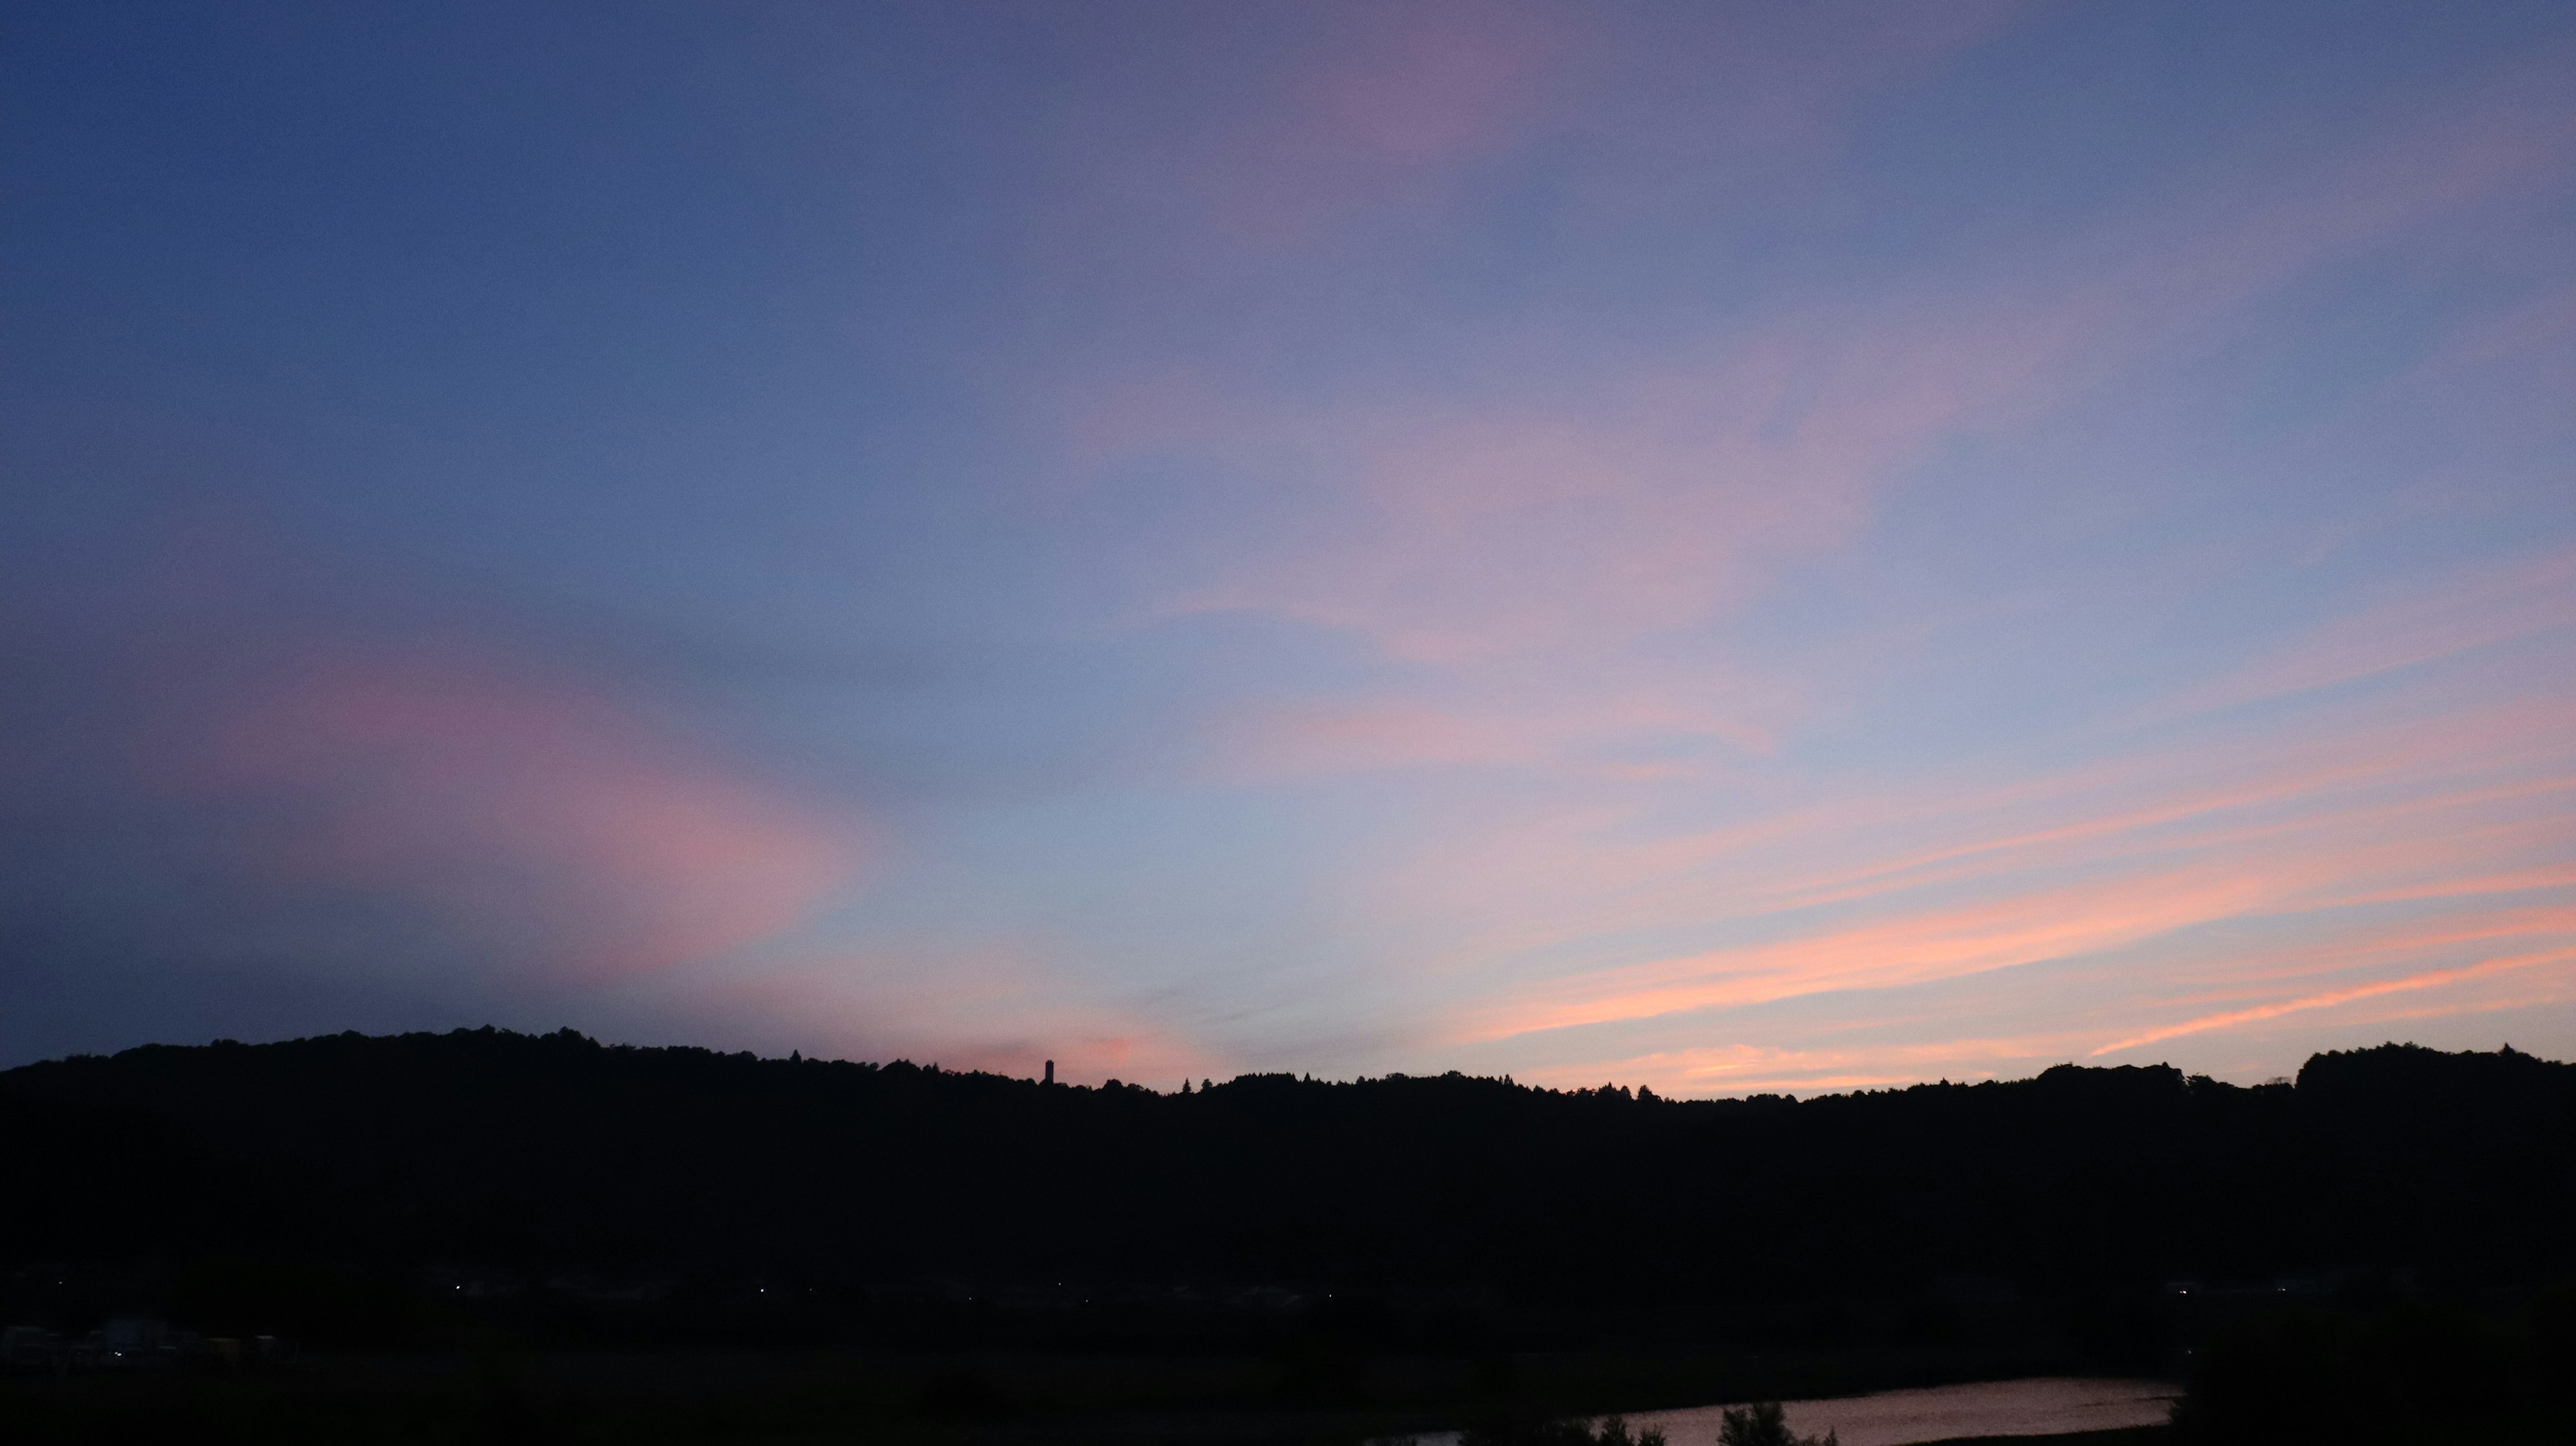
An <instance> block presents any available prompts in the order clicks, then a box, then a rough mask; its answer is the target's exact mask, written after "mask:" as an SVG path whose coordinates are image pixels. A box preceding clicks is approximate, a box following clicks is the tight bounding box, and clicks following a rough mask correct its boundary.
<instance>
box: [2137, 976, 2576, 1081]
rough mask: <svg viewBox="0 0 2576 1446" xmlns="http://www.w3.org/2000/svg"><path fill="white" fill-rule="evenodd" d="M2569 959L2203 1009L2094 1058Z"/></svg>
mask: <svg viewBox="0 0 2576 1446" xmlns="http://www.w3.org/2000/svg"><path fill="white" fill-rule="evenodd" d="M2571 960H2576V949H2551V950H2545V951H2543V952H2540V953H2536V954H2511V955H2505V956H2503V957H2501V958H2495V959H2489V960H2485V961H2483V962H2481V963H2477V964H2470V965H2465V966H2463V967H2461V968H2457V969H2429V970H2426V971H2425V972H2423V973H2421V974H2410V975H2407V976H2406V977H2405V978H2402V979H2382V980H2377V981H2374V982H2372V983H2369V984H2355V985H2352V986H2350V987H2348V988H2344V989H2330V990H2327V991H2326V992H2324V993H2322V994H2310V995H2306V996H2303V997H2301V998H2298V999H2285V1000H2281V1001H2279V1002H2277V1003H2272V1004H2258V1005H2255V1006H2253V1007H2251V1008H2248V1009H2231V1010H2228V1011H2226V1012H2225V1013H2221V1014H2205V1015H2202V1016H2201V1017H2200V1018H2198V1019H2187V1020H2184V1021H2183V1022H2182V1023H2180V1024H2169V1025H2166V1026H2164V1027H2163V1028H2161V1029H2151V1030H2148V1031H2147V1032H2146V1033H2144V1034H2139V1035H2132V1036H2131V1037H2129V1038H2127V1039H2123V1040H2119V1041H2116V1042H2114V1043H2111V1044H2106V1045H2103V1046H2102V1047H2101V1048H2099V1049H2096V1050H2094V1051H2092V1057H2093V1058H2097V1059H2098V1058H2100V1057H2101V1056H2103V1055H2106V1054H2117V1053H2119V1052H2120V1051H2122V1050H2126V1049H2136V1048H2138V1047H2139V1046H2140V1045H2147V1044H2155V1043H2157V1042H2159V1041H2162V1040H2167V1039H2176V1038H2179V1037H2181V1036H2183V1035H2186V1034H2201V1033H2204V1032H2207V1031H2209V1030H2213V1029H2232V1028H2234V1027H2235V1026H2237V1025H2240V1024H2251V1023H2254V1022H2256V1021H2258V1020H2265V1019H2278V1018H2279V1017H2281V1016H2282V1015H2284V1014H2295V1013H2299V1012H2301V1011H2303V1010H2310V1009H2332V1008H2334V1007H2335V1006H2336V1005H2339V1004H2350V1003H2352V1002H2353V1001H2355V1000H2360V999H2373V998H2377V997H2378V996H2380V995H2383V994H2398V993H2404V992H2408V991H2412V990H2418V989H2438V988H2440V987H2442V986H2444V985H2448V984H2457V983H2460V982H2462V981H2464V980H2470V979H2480V978H2485V977H2486V976H2488V975H2493V974H2502V973H2505V972H2507V971H2509V970H2515V969H2529V968H2532V967H2534V966H2537V965H2545V964H2563V963H2566V962H2569V961H2571Z"/></svg>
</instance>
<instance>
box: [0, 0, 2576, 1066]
mask: <svg viewBox="0 0 2576 1446" xmlns="http://www.w3.org/2000/svg"><path fill="white" fill-rule="evenodd" d="M9 30H10V34H9V37H8V39H7V41H6V42H5V44H0V214H5V216H6V218H7V222H6V225H5V226H0V337H5V342H0V678H5V687H0V1065H5V1064H16V1063H22V1062H26V1061H29V1060H33V1059H39V1058H46V1057H51V1056H55V1055H59V1054H63V1053H66V1052H72V1051H84V1050H86V1051H105V1050H114V1049H119V1048H124V1047H127V1046H131V1045H134V1044H139V1043H143V1042H147V1041H161V1042H177V1043H188V1042H198V1041H203V1040H207V1039H212V1038H218V1037H229V1038H240V1039H254V1040H255V1039H273V1038H285V1037H293V1036H298V1035H305V1034H313V1033H322V1032H330V1031H338V1030H343V1029H359V1030H365V1031H368V1032H381V1031H389V1030H400V1029H447V1028H453V1027H458V1026H479V1025H482V1024H486V1023H496V1024H500V1025H503V1026H506V1027H515V1028H534V1029H553V1028H556V1027H558V1026H564V1025H569V1026H571V1027H574V1028H577V1029H580V1030H582V1031H584V1032H586V1033H591V1034H594V1035H597V1036H600V1037H602V1038H608V1039H616V1040H627V1041H634V1042H638V1043H694V1044H705V1045H711V1046H715V1047H719V1048H725V1049H752V1050H757V1051H759V1052H761V1053H764V1054H785V1053H786V1052H788V1051H789V1050H791V1049H794V1050H800V1051H802V1052H804V1053H806V1054H819V1055H824V1056H836V1057H847V1058H862V1059H880V1060H882V1059H891V1058H896V1057H904V1058H910V1059H913V1060H915V1061H920V1062H938V1063H941V1064H943V1065H944V1066H946V1067H949V1068H983V1069H993V1070H999V1071H1004V1072H1007V1073H1012V1074H1019V1075H1034V1074H1035V1073H1037V1072H1038V1070H1039V1068H1040V1067H1041V1063H1042V1061H1045V1060H1049V1059H1052V1060H1054V1061H1055V1062H1056V1064H1057V1069H1058V1072H1059V1077H1061V1078H1066V1079H1070V1080H1077V1081H1086V1082H1088V1081H1097V1080H1100V1079H1104V1078H1109V1077H1120V1078H1124V1079H1127V1080H1131V1081H1137V1082H1142V1083H1145V1084H1147V1085H1149V1086H1153V1087H1157V1088H1175V1087H1177V1086H1178V1084H1179V1083H1180V1081H1182V1080H1183V1079H1185V1078H1198V1077H1217V1078H1224V1077H1228V1076H1231V1075H1233V1074H1236V1073H1239V1072H1243V1071H1252V1070H1292V1071H1298V1072H1303V1073H1312V1074H1315V1075H1318V1076H1323V1077H1333V1078H1346V1077H1352V1076H1356V1075H1375V1074H1383V1073H1387V1072H1390V1071H1404V1072H1408V1073H1417V1074H1419V1073H1437V1072H1440V1071H1445V1070H1451V1069H1457V1070H1465V1071H1468V1072H1471V1073H1477V1074H1508V1075H1511V1076H1512V1077H1514V1078H1516V1079H1518V1080H1520V1081H1522V1082H1524V1083H1540V1084H1548V1085H1557V1086H1570V1085H1583V1086H1591V1085H1597V1084H1600V1083H1603V1082H1609V1081H1615V1082H1617V1083H1619V1084H1622V1085H1631V1086H1633V1085H1646V1086H1651V1087H1652V1088H1654V1089H1655V1090H1657V1091H1658V1092H1662V1093H1668V1094H1677V1095H1741V1094H1746V1093H1753V1092H1761V1091H1784V1090H1785V1091H1792V1092H1797V1093H1801V1094H1806V1093H1813V1092H1817V1091H1830V1090H1843V1089H1854V1088H1874V1087H1880V1086H1885V1085H1894V1084H1903V1083H1908V1082H1913V1081H1919V1080H1930V1079H1952V1080H1960V1079H1983V1078H2015V1077H2022V1076H2027V1075H2030V1074H2033V1073H2036V1072H2038V1071H2039V1070H2041V1069H2044V1068H2047V1067H2048V1066H2050V1065H2053V1064H2057V1063H2062V1062H2067V1061H2074V1062H2077V1063H2082V1064H2093V1065H2110V1064H2148V1063H2160V1062H2170V1063H2173V1064H2175V1065H2177V1066H2180V1067H2182V1068H2185V1069H2187V1070H2191V1071H2194V1072H2203V1073H2209V1074H2214V1075H2217V1076H2219V1077H2221V1078H2225V1079H2232V1080H2239V1081H2254V1080H2260V1079H2264V1078H2268V1077H2273V1076H2277V1075H2284V1074H2290V1073H2293V1072H2295V1071H2296V1070H2297V1068H2298V1066H2299V1064H2300V1063H2301V1062H2302V1061H2303V1060H2304V1059H2305V1058H2306V1057H2307V1056H2308V1055H2309V1054H2310V1053H2312V1052H2314V1051H2317V1050H2322V1049H2332V1048H2349V1047H2356V1046H2362V1045H2369V1044H2376V1043H2379V1042H2381V1041H2382V1040H2386V1039H2401V1040H2415V1041H2420V1042H2422V1043H2425V1044H2430V1045H2436V1046H2439V1047H2443V1048H2454V1049H2458V1048H2479V1049H2493V1048H2495V1047H2497V1046H2498V1045H2499V1044H2502V1043H2508V1042H2509V1043H2511V1044H2513V1045H2514V1046H2516V1047H2518V1048H2521V1049H2525V1050H2528V1051H2531V1052H2535V1053H2540V1054H2544V1055H2550V1056H2553V1057H2557V1058H2571V1057H2576V4H2568V3H2556V4H2524V3H2516V0H2493V3H2483V4H2478V5H2468V6H2462V5H2438V4H2430V3H2419V4H2408V5H2387V4H2376V3H2363V0H2330V3H2298V0H2279V3H2267V4H2262V5H2244V4H2237V3H2209V4H2200V3H2190V0H2174V3H2157V4H2142V5H2088V4H2075V3H2063V4H2040V3H2034V4H2017V3H1984V0H1960V3H1944V4H1925V5H1902V4H1892V3H1831V0H1827V3H1817V0H1799V3H1780V4H1757V3H1743V4H1723V5H1712V4H1702V3H1689V4H1655V3H1619V4H1597V3H1586V4H1566V5H1529V4H1519V3H1512V0H1487V3H1472V4H1446V3H1408V0H1377V3H1366V4H1349V5H1343V4H1327V3H1299V4H1290V3H1284V0H1283V3H1255V4H1240V5H1209V4H1200V3H1168V4H1130V3H1112V0H1100V3H1090V0H1086V3H1080V4H1074V3H1058V4H1007V5H989V4H971V3H962V0H943V3H937V4H921V5H901V4H893V3H884V4H868V5H839V4H797V3H788V0H778V3H770V4H761V5H704V6H697V5H677V4H652V3H632V0H627V3H616V4H601V5H596V6H591V5H580V4H570V3H566V4H554V5H544V6H531V5H524V4H492V5H488V6H487V5H474V4H419V5H400V6H382V5H321V4H316V5H309V6H305V5H288V6H273V5H261V4H253V3H242V4H234V5H225V6H206V5H191V4H172V5H151V4H113V5H103V4H98V3H94V0H80V3H69V4H52V3H44V0H36V3H28V4H23V5H20V6H18V7H15V8H13V11H12V20H11V23H10V27H9Z"/></svg>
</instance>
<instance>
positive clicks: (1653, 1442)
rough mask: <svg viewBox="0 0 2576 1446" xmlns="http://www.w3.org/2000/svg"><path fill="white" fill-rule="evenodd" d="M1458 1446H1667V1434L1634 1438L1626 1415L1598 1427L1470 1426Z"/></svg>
mask: <svg viewBox="0 0 2576 1446" xmlns="http://www.w3.org/2000/svg"><path fill="white" fill-rule="evenodd" d="M1458 1446H1664V1433H1663V1432H1662V1431H1660V1430H1657V1429H1656V1428H1654V1427H1652V1426H1649V1427H1647V1428H1646V1429H1644V1430H1642V1431H1639V1432H1637V1433H1636V1434H1634V1435H1630V1434H1629V1431H1628V1422H1627V1418H1625V1417H1623V1416H1612V1417H1610V1418H1608V1419H1607V1420H1604V1421H1603V1422H1602V1423H1601V1424H1600V1425H1599V1426H1598V1427H1594V1426H1589V1425H1586V1424H1585V1423H1584V1422H1582V1421H1581V1420H1555V1421H1520V1422H1508V1423H1501V1424H1491V1423H1489V1424H1486V1425H1482V1426H1472V1427H1469V1428H1468V1429H1467V1430H1466V1431H1464V1432H1462V1433H1460V1435H1459V1437H1458Z"/></svg>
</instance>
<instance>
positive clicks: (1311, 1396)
mask: <svg viewBox="0 0 2576 1446" xmlns="http://www.w3.org/2000/svg"><path fill="white" fill-rule="evenodd" d="M1968 1364H1970V1363H1969V1362H1966V1361H1963V1360H1958V1359H1946V1360H1945V1359H1930V1360H1910V1361H1895V1360H1874V1361H1855V1360H1829V1359H1822V1358H1818V1359H1802V1360H1775V1361H1756V1362H1745V1361H1730V1360H1726V1359H1723V1358H1714V1357H1708V1356H1702V1355H1693V1354H1689V1353H1671V1354H1665V1355H1656V1354H1650V1353H1627V1354H1617V1355H1613V1354H1605V1353H1591V1354H1582V1355H1533V1356H1523V1357H1509V1358H1505V1357H1493V1358H1486V1359H1483V1360H1461V1359H1454V1358H1392V1357H1389V1358H1375V1359H1368V1360H1353V1361H1348V1362H1344V1363H1341V1364H1340V1366H1339V1368H1338V1369H1337V1370H1336V1372H1335V1376H1336V1379H1334V1380H1332V1381H1331V1382H1329V1383H1318V1382H1317V1381H1316V1380H1315V1379H1314V1378H1313V1372H1314V1368H1313V1366H1312V1365H1311V1364H1309V1363H1302V1362H1296V1361H1283V1360H1279V1359H1275V1358H1260V1357H1211V1358H1201V1359H1174V1358H1169V1357H1161V1358H1140V1357H1097V1356H1094V1357H1081V1358H1071V1357H1062V1356H1026V1355H994V1356H975V1357H932V1358H922V1357H904V1356H880V1355H850V1354H840V1353H811V1354H761V1355H732V1354H712V1353H633V1352H620V1353H613V1354H577V1355H529V1354H522V1353H518V1352H514V1351H511V1350H508V1349H506V1348H500V1349H494V1350H491V1351H487V1352H485V1353H482V1354H479V1355H474V1356H470V1357H420V1356H398V1357H365V1358H358V1357H352V1358H333V1359H323V1360H308V1361H304V1362H300V1363H297V1364H295V1365H293V1366H291V1367H287V1368H283V1369H272V1370H266V1371H261V1372H234V1373H225V1374H204V1373H192V1372H181V1371H170V1372H163V1373H155V1374H148V1375H147V1374H137V1375H131V1376H122V1377H119V1376H108V1375H86V1376H70V1377H63V1378H47V1379H26V1378H20V1379H16V1380H12V1381H9V1382H7V1383H5V1385H0V1436H5V1438H6V1439H8V1440H10V1441H13V1442H15V1441H41V1442H55V1441H62V1442H117V1441H136V1440H152V1439H159V1440H170V1441H211V1442H314V1443H320V1442H421V1443H430V1442H439V1443H445V1442H518V1441H525V1442H540V1441H542V1442H592V1441H596V1442H674V1443H678V1442H692V1443H695V1442H746V1443H787V1442H809V1441H810V1442H823V1441H835V1442H888V1443H895V1442H921V1443H969V1442H979V1443H1016V1442H1029V1443H1040V1442H1046V1443H1055V1442H1068V1443H1095V1442H1096V1443H1111V1442H1139V1443H1162V1442H1169V1443H1183V1442H1240V1443H1245V1446H1271V1443H1281V1446H1284V1443H1291V1442H1318V1443H1354V1446H1355V1443H1360V1442H1365V1441H1369V1440H1371V1439H1375V1438H1381V1437H1385V1436H1389V1435H1396V1434H1400V1433H1403V1432H1407V1431H1428V1430H1444V1429H1445V1430H1455V1429H1458V1428H1459V1427H1461V1426H1462V1425H1474V1424H1476V1423H1477V1422H1479V1421H1488V1422H1490V1421H1497V1420H1499V1421H1532V1420H1544V1419H1546V1418H1547V1416H1548V1415H1549V1414H1552V1410H1551V1409H1549V1408H1545V1407H1542V1405H1541V1403H1543V1402H1544V1403H1554V1407H1555V1408H1561V1409H1565V1410H1569V1411H1572V1410H1583V1409H1585V1408H1589V1409H1588V1410H1587V1411H1586V1413H1587V1414H1588V1413H1589V1411H1598V1410H1602V1409H1606V1408H1607V1406H1608V1403H1613V1402H1616V1403H1622V1404H1624V1405H1625V1406H1626V1407H1628V1408H1632V1409H1634V1408H1644V1407H1651V1406H1655V1405H1680V1404H1691V1403H1699V1402H1706V1401H1711V1400H1735V1399H1742V1398H1745V1397H1746V1396H1749V1395H1760V1394H1767V1395H1788V1396H1800V1395H1812V1394H1817V1393H1831V1392H1834V1391H1837V1390H1847V1389H1855V1388H1857V1387H1858V1386H1860V1385H1863V1384H1867V1385H1877V1384H1882V1383H1887V1382H1912V1381H1919V1380H1921V1379H1924V1378H1925V1377H1926V1376H1927V1375H1932V1376H1937V1375H1940V1374H1944V1373H1945V1372H1944V1370H1943V1368H1944V1367H1948V1368H1951V1369H1952V1370H1955V1369H1956V1368H1959V1367H1962V1366H1965V1365H1968ZM1873 1370H1874V1371H1877V1372H1881V1373H1885V1374H1881V1375H1877V1376H1872V1375H1869V1374H1866V1372H1869V1371H1873ZM2161 1434H2162V1433H2161V1432H2145V1433H2139V1432H2102V1433H2090V1434H2087V1435H2083V1436H2078V1437H2065V1438H2031V1437H2022V1438H2014V1439H2017V1440H2019V1441H2021V1442H2023V1443H2025V1446H2028V1443H2033V1442H2036V1441H2040V1440H2051V1439H2063V1440H2066V1441H2070V1442H2072V1441H2082V1442H2084V1443H2086V1446H2145V1443H2147V1442H2149V1441H2152V1440H2155V1439H2159V1437H2160V1435H2161ZM1674 1446H1685V1443H1680V1442H1676V1443H1674ZM1687 1446H1710V1443H1708V1442H1693V1443H1687Z"/></svg>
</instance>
